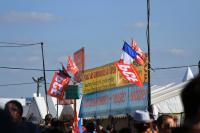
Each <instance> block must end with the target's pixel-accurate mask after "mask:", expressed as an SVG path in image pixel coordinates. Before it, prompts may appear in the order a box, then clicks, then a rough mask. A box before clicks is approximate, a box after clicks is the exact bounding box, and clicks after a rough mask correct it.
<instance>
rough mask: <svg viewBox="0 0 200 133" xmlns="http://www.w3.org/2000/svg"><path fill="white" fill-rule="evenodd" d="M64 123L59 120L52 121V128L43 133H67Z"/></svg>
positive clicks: (53, 119)
mask: <svg viewBox="0 0 200 133" xmlns="http://www.w3.org/2000/svg"><path fill="white" fill-rule="evenodd" d="M66 132H67V131H66V128H65V125H64V122H63V121H61V120H59V119H57V118H52V119H51V126H50V127H48V128H46V129H45V130H43V131H42V133H66Z"/></svg>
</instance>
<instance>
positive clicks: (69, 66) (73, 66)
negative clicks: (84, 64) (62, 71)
mask: <svg viewBox="0 0 200 133" xmlns="http://www.w3.org/2000/svg"><path fill="white" fill-rule="evenodd" d="M67 60H68V64H67V71H69V72H71V73H73V74H74V75H75V74H76V73H78V71H79V70H78V67H77V66H76V64H75V63H74V61H73V59H72V57H71V56H68V57H67Z"/></svg>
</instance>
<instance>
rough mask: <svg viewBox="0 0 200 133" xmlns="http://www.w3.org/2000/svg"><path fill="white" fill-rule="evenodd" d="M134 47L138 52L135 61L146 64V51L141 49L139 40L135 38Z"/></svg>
mask: <svg viewBox="0 0 200 133" xmlns="http://www.w3.org/2000/svg"><path fill="white" fill-rule="evenodd" d="M131 47H132V49H134V50H135V51H136V52H137V56H136V58H135V61H136V62H137V63H138V64H140V65H142V66H144V65H145V59H146V57H145V53H144V52H143V51H142V50H141V49H140V47H139V46H138V45H137V42H136V41H135V40H133V39H132V45H131Z"/></svg>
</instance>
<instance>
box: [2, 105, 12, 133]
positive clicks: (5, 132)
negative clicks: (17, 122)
mask: <svg viewBox="0 0 200 133" xmlns="http://www.w3.org/2000/svg"><path fill="white" fill-rule="evenodd" d="M13 127H14V123H13V122H12V120H11V118H10V116H9V114H8V113H7V112H5V111H4V110H3V109H1V108H0V132H1V133H15V129H14V128H13Z"/></svg>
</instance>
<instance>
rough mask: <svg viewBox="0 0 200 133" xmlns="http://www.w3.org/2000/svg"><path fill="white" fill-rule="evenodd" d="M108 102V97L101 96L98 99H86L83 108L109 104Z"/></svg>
mask: <svg viewBox="0 0 200 133" xmlns="http://www.w3.org/2000/svg"><path fill="white" fill-rule="evenodd" d="M108 100H109V97H108V96H100V97H97V98H90V99H84V102H83V106H84V107H92V106H98V105H104V104H107V103H108Z"/></svg>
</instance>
